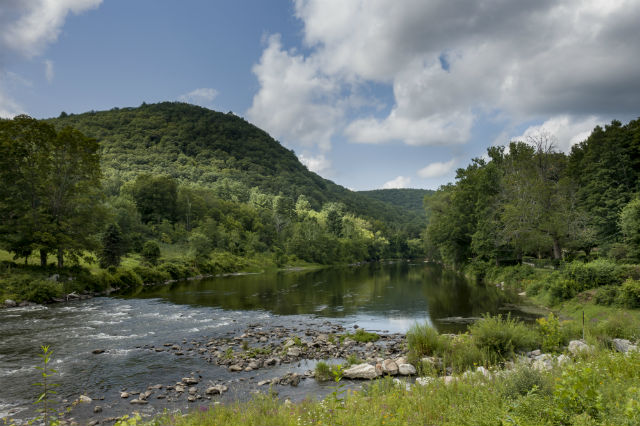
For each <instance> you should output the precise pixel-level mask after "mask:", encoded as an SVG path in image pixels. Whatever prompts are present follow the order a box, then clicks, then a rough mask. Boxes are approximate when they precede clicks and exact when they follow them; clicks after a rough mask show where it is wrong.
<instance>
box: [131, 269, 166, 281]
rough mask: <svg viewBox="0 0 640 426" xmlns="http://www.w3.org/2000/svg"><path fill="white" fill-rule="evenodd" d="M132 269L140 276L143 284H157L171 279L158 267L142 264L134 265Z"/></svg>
mask: <svg viewBox="0 0 640 426" xmlns="http://www.w3.org/2000/svg"><path fill="white" fill-rule="evenodd" d="M133 271H134V272H135V273H136V274H137V275H138V276H139V277H140V279H141V280H142V282H143V283H145V284H159V283H164V282H165V281H168V280H169V279H171V275H170V274H169V273H168V272H166V271H163V270H161V269H159V268H147V267H144V266H136V267H135V268H133Z"/></svg>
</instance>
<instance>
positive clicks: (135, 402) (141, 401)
mask: <svg viewBox="0 0 640 426" xmlns="http://www.w3.org/2000/svg"><path fill="white" fill-rule="evenodd" d="M148 403H149V401H147V400H145V399H132V400H131V404H133V405H146V404H148Z"/></svg>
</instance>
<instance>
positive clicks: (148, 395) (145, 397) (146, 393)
mask: <svg viewBox="0 0 640 426" xmlns="http://www.w3.org/2000/svg"><path fill="white" fill-rule="evenodd" d="M152 393H153V391H150V390H148V391H146V392H142V393H141V394H140V397H139V398H140V399H147V398H149V397H150V396H151V394H152Z"/></svg>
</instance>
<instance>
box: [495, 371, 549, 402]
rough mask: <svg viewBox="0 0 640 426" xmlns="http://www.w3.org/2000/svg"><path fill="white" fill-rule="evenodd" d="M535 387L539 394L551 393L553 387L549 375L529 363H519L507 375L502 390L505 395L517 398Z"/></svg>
mask: <svg viewBox="0 0 640 426" xmlns="http://www.w3.org/2000/svg"><path fill="white" fill-rule="evenodd" d="M534 389H536V391H537V393H539V394H545V395H546V394H551V392H552V389H553V387H552V383H551V382H550V379H549V377H548V376H547V375H545V374H544V373H543V372H541V371H540V370H537V369H535V368H532V367H531V366H529V365H518V366H517V367H516V368H514V369H513V370H511V371H509V373H508V375H506V376H505V380H504V388H503V390H502V392H503V395H504V397H506V398H513V399H515V398H517V397H518V396H521V395H527V394H528V393H529V392H531V391H532V390H534Z"/></svg>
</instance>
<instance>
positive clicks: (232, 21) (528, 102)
mask: <svg viewBox="0 0 640 426" xmlns="http://www.w3.org/2000/svg"><path fill="white" fill-rule="evenodd" d="M637 22H640V2H638V1H635V0H628V1H624V0H615V1H614V0H606V1H604V0H587V1H579V0H562V1H555V0H554V1H550V0H540V1H536V2H528V1H512V0H477V1H469V2H466V3H464V2H451V1H447V0H429V1H425V0H402V1H399V0H292V1H289V0H286V1H285V0H270V1H264V0H253V1H249V0H244V1H233V2H222V1H204V0H203V1H199V0H189V1H182V2H176V1H166V0H56V1H47V0H0V28H3V30H2V31H0V116H5V117H8V116H12V115H15V114H18V113H27V114H29V115H32V116H34V117H38V118H44V117H52V116H57V115H58V114H60V112H61V111H66V112H68V113H80V112H84V111H88V110H103V109H111V108H113V107H124V106H137V105H140V104H141V103H142V102H147V103H151V102H160V101H166V100H180V101H185V102H191V103H194V104H198V105H202V106H205V107H208V108H212V109H215V110H219V111H223V112H227V111H233V112H234V113H236V114H238V115H240V116H243V117H245V118H246V119H247V120H248V121H250V122H252V123H254V124H256V125H258V126H259V127H261V128H263V129H265V130H266V131H268V132H269V133H270V134H271V135H273V136H274V137H275V138H276V139H278V140H279V141H281V142H282V143H283V144H284V145H285V146H287V147H288V148H291V149H293V150H295V152H296V154H298V156H299V158H300V159H301V160H302V161H303V163H305V164H306V165H307V166H308V167H309V168H310V169H312V170H314V171H316V172H318V173H319V174H320V175H322V176H324V177H326V178H329V179H332V180H333V181H335V182H337V183H339V184H341V185H344V186H346V187H349V188H352V189H356V190H361V189H375V188H381V187H414V188H433V189H435V188H437V187H438V186H439V185H441V184H444V183H447V182H450V181H452V180H453V179H454V176H455V169H456V168H458V167H464V166H466V165H467V164H468V163H469V161H470V160H471V158H473V157H477V156H482V155H483V154H484V152H485V151H486V148H487V147H488V146H490V145H492V144H504V143H507V142H508V141H509V140H512V139H526V138H528V137H535V136H536V135H537V134H538V133H540V132H545V133H547V134H550V135H551V136H552V137H554V138H555V140H556V145H557V148H558V149H560V150H564V151H567V150H568V149H570V146H571V145H572V144H573V143H576V142H579V141H581V140H583V139H584V138H585V137H586V135H588V133H589V132H590V130H591V129H593V127H594V126H596V125H598V124H605V123H608V122H610V121H611V120H612V119H614V118H616V119H620V120H621V121H623V122H626V121H628V120H630V119H633V118H637V117H638V116H639V115H640V114H639V113H638V111H639V110H640V109H639V107H640V78H638V76H640V43H638V42H637V41H638V40H640V29H639V28H640V27H638V25H637Z"/></svg>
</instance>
